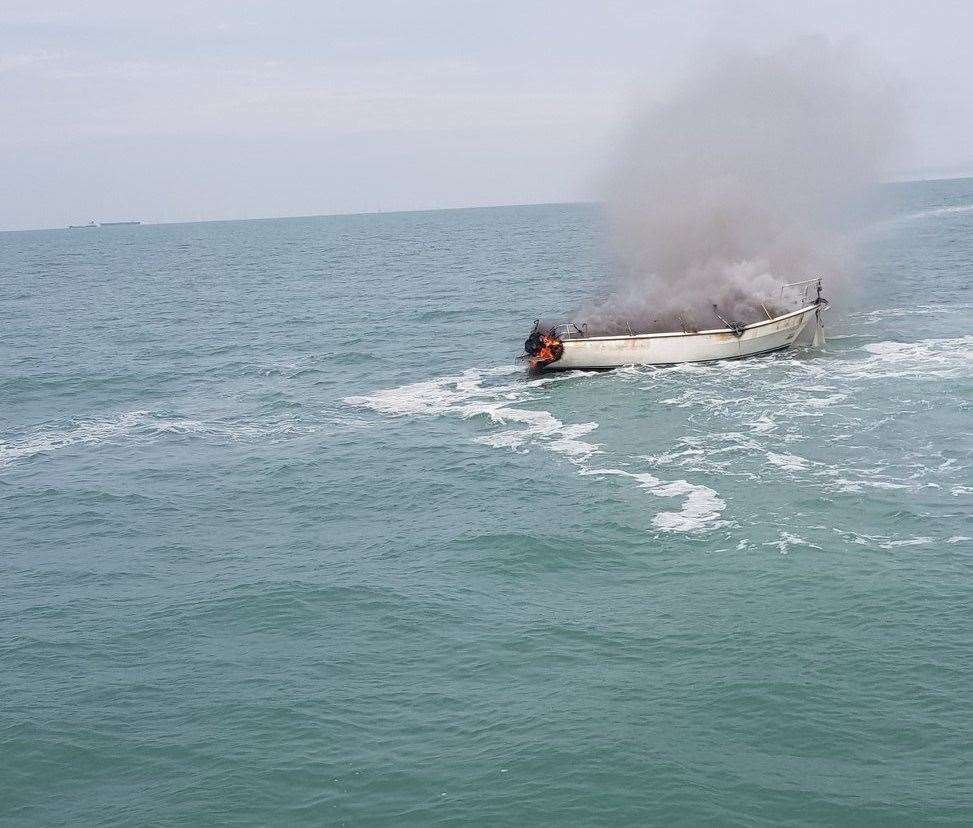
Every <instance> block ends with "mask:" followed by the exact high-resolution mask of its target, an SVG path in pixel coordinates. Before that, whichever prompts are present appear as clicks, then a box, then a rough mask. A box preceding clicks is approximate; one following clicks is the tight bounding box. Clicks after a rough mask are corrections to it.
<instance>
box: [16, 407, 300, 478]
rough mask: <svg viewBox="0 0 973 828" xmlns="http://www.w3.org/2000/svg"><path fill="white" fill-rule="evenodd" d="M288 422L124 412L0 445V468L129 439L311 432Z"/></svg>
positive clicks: (236, 437) (230, 437)
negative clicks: (226, 421) (40, 457)
mask: <svg viewBox="0 0 973 828" xmlns="http://www.w3.org/2000/svg"><path fill="white" fill-rule="evenodd" d="M315 430H316V427H315V426H306V425H304V426H302V425H300V424H298V423H296V422H294V421H291V420H289V419H284V420H281V421H279V422H276V423H268V424H266V425H257V424H253V423H238V424H232V423H222V422H218V421H213V422H205V421H203V420H197V419H192V418H189V417H172V416H165V415H159V414H155V413H153V412H151V411H144V410H139V411H126V412H123V413H121V414H117V415H115V416H111V417H104V418H100V419H86V420H75V421H74V424H73V425H72V426H71V427H69V428H66V429H62V430H38V431H36V432H35V433H34V434H31V435H29V436H28V437H25V438H24V439H22V440H20V441H17V442H14V443H0V468H3V467H4V466H8V465H10V464H12V463H15V462H17V461H20V460H26V459H29V458H31V457H35V456H37V455H42V454H52V453H54V452H58V451H62V450H64V449H67V448H70V447H72V446H79V445H98V444H103V443H112V442H115V443H120V442H123V441H126V440H131V439H142V440H146V441H151V440H156V439H160V438H164V437H169V436H183V435H193V436H204V437H218V438H223V439H227V440H233V441H238V440H239V441H243V440H257V439H261V440H266V439H272V438H274V437H280V436H294V435H298V434H307V433H310V432H312V431H315Z"/></svg>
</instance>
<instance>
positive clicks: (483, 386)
mask: <svg viewBox="0 0 973 828" xmlns="http://www.w3.org/2000/svg"><path fill="white" fill-rule="evenodd" d="M520 371H522V369H519V368H517V367H516V366H513V367H512V369H508V368H504V369H492V370H488V371H485V370H481V369H474V368H471V369H469V370H467V371H464V372H463V373H462V374H460V375H457V376H452V377H439V378H437V379H433V380H428V381H426V382H419V383H411V384H409V385H404V386H401V387H399V388H391V389H386V390H383V391H377V392H375V393H373V394H368V395H359V396H352V397H346V398H345V399H344V402H345V404H347V405H351V406H356V407H360V408H368V409H371V410H372V411H376V412H378V413H381V414H387V415H390V416H396V417H398V416H440V415H453V416H458V417H461V418H463V419H469V418H473V417H485V418H486V419H487V420H489V421H490V422H491V423H494V424H496V425H500V426H509V425H510V424H517V425H520V426H522V427H521V428H513V429H511V428H505V429H504V430H503V431H499V432H497V433H494V434H485V435H480V436H477V437H475V438H474V442H476V443H478V444H480V445H485V446H490V447H492V448H501V449H507V450H511V451H516V452H519V453H526V452H529V451H530V449H531V448H533V447H540V448H543V449H544V450H546V451H551V452H554V453H556V454H560V455H563V456H565V457H566V458H567V459H568V460H569V461H570V462H572V463H573V464H575V465H576V466H578V472H579V474H582V475H617V476H624V477H629V478H631V479H634V480H635V481H636V483H637V485H638V486H639V487H640V488H642V489H645V490H647V491H649V492H651V493H652V494H654V495H656V496H657V497H667V498H668V497H682V498H683V504H682V508H681V509H680V510H679V511H670V512H662V513H660V514H658V515H656V516H655V517H654V518H653V521H652V522H653V525H654V526H655V527H656V528H658V529H659V530H661V531H666V532H684V533H685V532H700V531H704V530H708V529H713V528H716V527H717V526H721V525H724V522H723V521H720V520H719V516H720V514H721V513H722V511H723V510H724V509H725V508H726V504H725V503H724V501H723V500H722V499H721V498H720V497H719V496H718V495H717V494H716V492H714V491H713V490H712V489H710V488H709V487H707V486H699V485H695V484H692V483H689V482H688V481H686V480H677V481H674V482H668V481H663V480H660V479H659V478H657V477H655V476H654V475H651V474H647V473H645V474H637V473H633V472H627V471H623V470H621V469H608V470H606V469H594V470H593V469H589V468H587V467H586V465H585V464H586V463H587V461H588V460H590V458H591V457H592V456H593V455H595V454H600V453H603V452H602V449H601V447H600V446H599V445H598V444H596V443H590V442H587V441H585V440H583V439H582V438H583V437H585V436H586V435H587V434H590V433H591V432H592V431H594V430H595V429H596V428H598V423H594V422H590V423H564V422H562V421H561V420H559V419H558V418H557V417H555V416H554V415H553V414H552V413H551V412H549V411H546V410H543V409H538V408H523V407H521V406H522V405H523V404H524V403H530V402H539V398H538V397H537V396H536V392H537V391H539V390H541V389H543V388H544V387H546V386H548V385H550V384H552V383H556V382H563V381H565V380H569V379H573V378H576V377H579V376H590V375H592V374H593V373H594V372H582V371H575V372H570V373H566V374H558V375H550V376H545V377H540V378H535V379H523V380H520V381H517V382H514V383H509V384H500V385H491V384H488V383H487V382H486V379H487V378H488V377H489V376H503V375H504V374H509V373H513V372H520ZM631 372H632V373H641V371H640V370H639V369H635V368H632V369H631Z"/></svg>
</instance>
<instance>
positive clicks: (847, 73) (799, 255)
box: [576, 38, 899, 334]
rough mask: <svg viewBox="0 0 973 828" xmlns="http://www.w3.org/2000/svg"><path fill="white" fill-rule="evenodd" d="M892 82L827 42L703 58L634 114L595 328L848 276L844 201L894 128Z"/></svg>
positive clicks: (876, 164)
mask: <svg viewBox="0 0 973 828" xmlns="http://www.w3.org/2000/svg"><path fill="white" fill-rule="evenodd" d="M898 116H899V108H898V106H897V103H896V95H895V93H894V89H893V87H892V85H891V84H889V83H888V82H886V81H885V80H883V79H882V78H881V77H880V76H879V75H878V74H876V72H875V71H874V70H873V69H872V68H871V67H870V66H869V65H868V62H867V60H866V59H865V57H864V56H863V54H862V53H861V52H860V51H859V50H858V49H856V48H855V47H852V46H837V45H833V44H831V43H829V42H828V41H827V40H825V39H823V38H820V39H819V38H809V39H803V40H800V41H796V42H794V43H791V44H790V45H789V46H788V47H787V48H785V49H782V50H780V51H777V52H773V53H752V52H736V53H725V54H722V55H720V56H718V57H716V58H711V59H709V60H707V62H706V64H705V65H704V66H703V67H701V68H700V69H699V71H698V73H697V74H696V75H695V76H694V77H692V78H689V79H688V80H687V81H686V82H685V83H684V84H682V85H681V86H679V87H678V88H677V89H676V90H675V91H674V93H673V94H672V95H671V97H670V98H669V99H668V100H666V101H664V102H662V103H659V104H656V105H653V106H651V107H648V108H647V109H645V110H644V111H643V112H641V113H640V114H639V115H638V117H637V118H636V121H635V123H634V125H633V128H632V129H631V131H630V134H629V136H628V139H627V141H626V142H625V144H624V145H623V147H622V148H621V152H620V158H619V161H618V163H617V164H616V166H615V169H614V172H613V174H612V176H611V178H610V184H609V188H608V189H609V192H608V198H607V199H606V201H607V207H608V220H609V228H610V242H611V252H612V259H613V268H614V277H615V287H614V292H613V293H612V294H611V295H610V296H608V297H607V298H604V299H600V300H593V301H591V302H590V303H588V304H587V305H586V306H584V307H582V308H581V309H580V311H579V312H578V313H577V314H576V320H577V321H578V323H580V322H587V324H588V331H589V333H591V334H599V333H600V334H609V333H625V332H627V331H628V330H634V331H636V332H653V331H661V330H679V329H680V327H684V328H687V329H700V328H702V329H705V328H711V327H720V326H721V325H720V323H719V322H718V320H717V319H716V318H715V315H714V313H713V307H712V306H713V304H716V305H718V306H719V310H720V313H721V315H723V316H725V317H726V318H728V319H731V320H734V321H740V322H752V321H755V320H756V319H762V318H766V317H765V314H764V310H763V308H762V307H761V303H763V305H764V306H766V307H768V308H770V309H771V310H772V311H773V310H774V302H775V300H778V301H779V299H780V286H781V284H782V283H784V282H794V281H798V280H802V279H808V278H812V277H816V276H818V275H822V276H824V278H825V285H826V288H827V292H828V293H829V295H831V294H833V293H834V291H835V290H836V289H840V285H841V283H842V282H843V281H845V280H847V278H848V276H849V274H850V272H851V266H850V258H849V254H850V250H849V249H848V245H847V243H846V238H847V231H848V230H849V222H850V211H849V207H850V205H851V204H852V203H853V202H854V201H855V199H856V198H857V197H858V196H859V195H860V193H861V191H862V190H863V188H864V185H866V184H868V183H869V182H872V181H875V180H876V179H877V178H878V177H879V175H880V174H881V173H882V171H883V169H884V166H885V164H886V163H887V162H888V160H889V156H890V153H891V151H892V150H893V148H894V146H895V144H896V139H897V136H898V133H899V130H898V129H897V123H898V120H899V118H898Z"/></svg>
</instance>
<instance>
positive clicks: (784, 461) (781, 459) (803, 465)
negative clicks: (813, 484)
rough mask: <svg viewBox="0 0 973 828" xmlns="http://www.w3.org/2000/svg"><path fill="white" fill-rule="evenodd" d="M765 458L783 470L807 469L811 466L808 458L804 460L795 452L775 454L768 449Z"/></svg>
mask: <svg viewBox="0 0 973 828" xmlns="http://www.w3.org/2000/svg"><path fill="white" fill-rule="evenodd" d="M767 460H768V462H770V463H771V464H773V465H775V466H777V467H778V468H780V469H784V470H785V471H807V470H808V469H809V468H810V467H811V461H810V460H805V459H804V458H803V457H798V456H797V455H795V454H776V453H774V452H772V451H768V452H767Z"/></svg>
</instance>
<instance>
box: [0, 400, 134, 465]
mask: <svg viewBox="0 0 973 828" xmlns="http://www.w3.org/2000/svg"><path fill="white" fill-rule="evenodd" d="M151 416H152V415H151V412H149V411H127V412H125V413H123V414H119V415H117V416H115V417H109V418H106V419H101V420H81V421H78V422H77V424H76V425H75V426H73V427H72V428H69V429H66V430H63V431H40V432H37V433H35V434H32V435H31V436H29V437H27V438H26V439H24V440H21V441H20V442H17V443H12V444H7V443H0V467H2V466H5V465H8V464H10V463H13V462H15V461H17V460H21V459H25V458H29V457H33V456H35V455H38V454H50V453H52V452H55V451H60V450H61V449H65V448H69V447H71V446H74V445H78V444H82V443H103V442H105V441H107V440H111V439H113V438H115V437H118V436H121V435H125V434H127V433H130V432H131V431H132V430H134V429H135V428H137V427H138V426H139V425H142V424H144V423H146V422H148V420H149V419H150V418H151Z"/></svg>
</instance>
